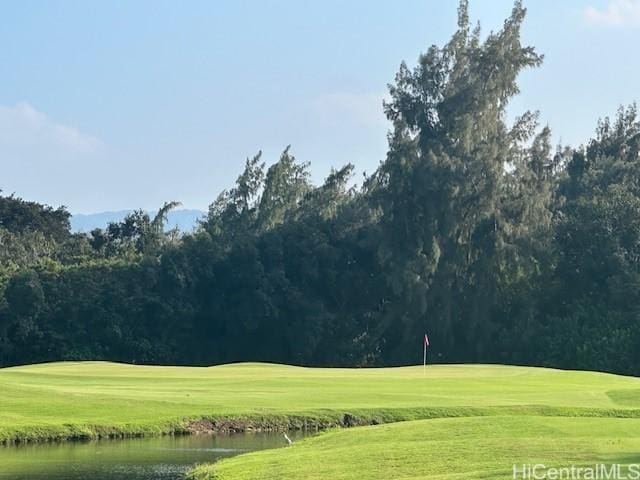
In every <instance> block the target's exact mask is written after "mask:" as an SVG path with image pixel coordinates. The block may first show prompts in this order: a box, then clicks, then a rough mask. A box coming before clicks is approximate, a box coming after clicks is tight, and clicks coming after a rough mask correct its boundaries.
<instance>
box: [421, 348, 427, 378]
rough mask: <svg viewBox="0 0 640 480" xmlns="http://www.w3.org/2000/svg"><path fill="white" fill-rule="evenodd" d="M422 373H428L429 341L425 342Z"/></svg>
mask: <svg viewBox="0 0 640 480" xmlns="http://www.w3.org/2000/svg"><path fill="white" fill-rule="evenodd" d="M422 373H423V374H426V373H427V342H424V355H423V360H422Z"/></svg>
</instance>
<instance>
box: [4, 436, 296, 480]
mask: <svg viewBox="0 0 640 480" xmlns="http://www.w3.org/2000/svg"><path fill="white" fill-rule="evenodd" d="M288 435H289V436H290V437H291V438H292V439H293V440H294V441H295V440H296V439H299V438H301V437H302V433H301V432H292V433H288ZM285 445H286V440H285V439H284V436H283V434H282V433H244V434H230V435H216V436H213V435H192V436H176V437H173V436H165V437H153V438H134V439H125V440H97V441H89V442H63V443H48V444H46V443H41V444H31V445H19V446H15V447H13V446H12V447H0V480H9V479H11V480H45V479H46V480H87V479H91V480H125V479H126V480H177V479H181V478H183V475H184V473H185V472H186V471H187V470H188V469H189V468H191V467H192V466H193V465H195V464H198V463H211V462H215V461H216V460H218V459H220V458H224V457H229V456H232V455H238V454H240V453H244V452H250V451H253V450H264V449H267V448H278V447H283V446H285Z"/></svg>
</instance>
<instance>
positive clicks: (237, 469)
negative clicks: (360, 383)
mask: <svg viewBox="0 0 640 480" xmlns="http://www.w3.org/2000/svg"><path fill="white" fill-rule="evenodd" d="M600 463H603V464H609V465H612V464H617V463H619V464H625V465H628V464H637V463H640V420H638V419H628V418H627V419H621V418H571V417H569V418H560V417H536V416H516V417H511V416H498V417H470V418H446V419H433V420H419V421H412V422H402V423H395V424H391V425H378V426H373V427H358V428H354V429H343V430H333V431H330V432H327V433H321V434H320V435H318V436H316V437H312V438H309V439H305V440H303V441H302V442H300V443H296V444H294V445H292V446H290V447H286V448H280V449H275V450H266V451H262V452H256V453H250V454H246V455H241V456H238V457H233V458H230V459H226V460H222V461H221V462H220V463H218V464H214V465H213V466H208V467H200V468H198V469H196V470H195V471H194V472H192V478H195V479H198V480H204V479H214V478H215V479H216V480H267V479H269V480H271V479H278V480H300V479H304V480H325V479H331V480H360V479H367V480H391V479H402V480H427V479H438V480H453V479H512V478H513V465H514V464H516V465H517V468H518V469H519V471H522V465H523V464H529V465H531V466H534V465H536V464H544V465H545V466H546V467H555V468H565V467H566V468H570V467H571V465H575V466H577V468H594V465H596V464H600ZM608 468H610V467H608ZM632 468H635V467H632ZM621 472H622V474H623V475H624V474H626V475H628V477H626V478H639V477H632V476H631V475H632V474H633V473H634V471H633V470H630V469H629V467H626V468H624V467H623V468H622V470H621ZM542 473H543V469H539V470H538V471H537V472H536V475H540V474H542ZM519 478H522V476H520V477H519ZM530 478H532V477H530ZM538 478H542V477H538ZM549 478H552V477H549ZM556 478H565V479H566V478H578V477H568V476H566V475H565V476H564V477H556ZM579 478H585V477H584V476H581V477H579ZM586 478H590V477H588V476H587V477H586ZM591 478H595V477H591ZM599 478H603V477H599ZM605 478H606V477H605ZM609 478H625V477H622V476H620V477H609Z"/></svg>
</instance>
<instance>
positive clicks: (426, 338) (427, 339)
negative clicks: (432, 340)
mask: <svg viewBox="0 0 640 480" xmlns="http://www.w3.org/2000/svg"><path fill="white" fill-rule="evenodd" d="M424 346H425V347H428V346H429V337H428V336H427V334H426V333H425V334H424Z"/></svg>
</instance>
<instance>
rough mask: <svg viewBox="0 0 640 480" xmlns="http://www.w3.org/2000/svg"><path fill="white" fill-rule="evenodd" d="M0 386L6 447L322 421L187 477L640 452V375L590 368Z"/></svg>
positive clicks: (100, 377)
mask: <svg viewBox="0 0 640 480" xmlns="http://www.w3.org/2000/svg"><path fill="white" fill-rule="evenodd" d="M0 389H1V391H2V392H3V395H2V397H1V399H0V439H1V440H2V442H3V443H7V444H8V443H15V442H27V441H38V440H64V439H90V438H102V437H126V436H138V435H154V434H155V435H160V434H169V433H199V432H202V431H207V432H214V433H221V434H222V433H226V432H228V431H237V430H269V429H275V430H282V431H285V430H295V429H306V430H307V431H311V432H314V433H315V431H316V430H319V433H317V434H315V435H310V436H308V437H307V438H305V439H303V440H300V441H296V442H294V444H293V445H291V446H288V447H284V448H277V449H273V450H264V451H260V452H253V453H247V454H244V455H239V456H236V457H232V458H229V459H224V460H222V461H220V462H219V463H215V464H214V465H201V466H198V467H197V468H196V469H195V470H193V471H192V472H191V474H190V475H191V477H192V478H196V479H207V478H211V479H213V478H215V479H220V480H235V479H267V478H281V479H296V478H304V479H320V478H335V479H345V480H346V479H357V478H372V479H388V478H403V479H431V478H438V479H450V478H451V479H453V478H512V474H513V472H512V465H513V464H514V463H515V464H536V463H545V464H547V465H563V466H564V465H571V464H588V465H591V464H594V463H606V464H614V463H622V464H629V463H634V461H639V460H640V453H637V452H640V380H638V379H636V378H632V377H624V376H617V375H610V374H603V373H595V372H578V371H562V370H553V369H542V368H531V367H511V366H499V365H433V366H428V367H427V368H426V370H423V368H422V367H421V366H419V367H399V368H368V369H340V368H302V367H294V366H286V365H273V364H255V363H242V364H232V365H222V366H215V367H208V368H202V367H156V366H135V365H125V364H114V363H106V362H78V363H71V362H69V363H67V362H64V363H51V364H40V365H32V366H22V367H11V368H3V369H0ZM345 427H354V428H345ZM283 446H284V442H283Z"/></svg>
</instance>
